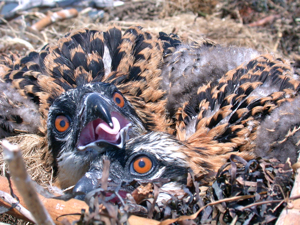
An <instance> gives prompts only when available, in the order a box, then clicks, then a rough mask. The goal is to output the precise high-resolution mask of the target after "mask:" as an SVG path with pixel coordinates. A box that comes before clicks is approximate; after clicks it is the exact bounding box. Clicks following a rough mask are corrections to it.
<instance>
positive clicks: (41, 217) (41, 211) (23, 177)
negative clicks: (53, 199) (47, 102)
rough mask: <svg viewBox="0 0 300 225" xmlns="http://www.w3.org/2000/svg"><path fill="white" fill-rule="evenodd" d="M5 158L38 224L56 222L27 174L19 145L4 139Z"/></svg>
mask: <svg viewBox="0 0 300 225" xmlns="http://www.w3.org/2000/svg"><path fill="white" fill-rule="evenodd" d="M2 146H3V153H4V159H5V160H6V161H7V162H8V165H9V170H10V173H11V176H12V178H13V181H14V183H15V185H16V186H17V189H18V191H19V192H20V194H21V195H22V197H23V198H24V202H25V204H26V206H27V207H28V209H29V211H30V212H31V213H32V215H33V217H34V219H35V221H36V223H37V224H49V225H50V224H51V225H52V224H54V223H53V221H52V219H51V217H50V215H49V214H48V212H47V211H46V209H45V207H44V206H43V204H42V202H41V201H40V199H39V197H38V195H37V193H36V190H35V187H34V185H33V184H32V181H31V178H30V177H29V175H28V174H27V171H26V167H25V163H24V161H23V159H22V154H21V151H20V149H19V147H18V146H17V145H12V144H10V143H9V142H8V141H7V140H4V141H2Z"/></svg>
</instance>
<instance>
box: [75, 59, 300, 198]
mask: <svg viewBox="0 0 300 225" xmlns="http://www.w3.org/2000/svg"><path fill="white" fill-rule="evenodd" d="M293 75H294V74H293V71H292V69H291V67H290V66H289V65H288V64H287V63H286V62H284V61H283V60H281V59H276V58H274V57H273V56H272V55H262V56H259V57H257V58H254V59H253V60H251V61H250V62H248V63H246V64H243V65H241V66H239V67H237V68H236V69H234V70H230V71H229V72H228V73H226V74H225V75H224V76H223V77H222V78H221V79H220V80H219V81H218V82H217V83H216V84H214V85H212V84H206V85H200V87H199V88H198V90H197V92H196V94H195V95H194V96H193V97H192V98H191V99H190V100H189V101H187V102H185V103H184V104H183V105H182V107H181V108H179V110H178V111H177V113H176V128H177V129H176V135H177V136H176V137H174V135H170V134H166V133H162V132H150V133H148V134H145V135H142V136H140V137H136V138H133V139H131V140H129V141H128V143H127V144H126V147H125V149H124V150H122V151H120V150H119V154H118V153H116V152H114V153H112V152H111V151H109V152H106V156H107V157H108V158H109V159H110V161H111V165H110V179H109V180H110V182H112V183H114V182H116V183H122V182H123V183H125V184H130V182H132V181H139V182H142V183H143V182H149V181H154V180H156V179H159V178H165V179H169V180H170V182H171V183H172V184H173V185H174V184H177V185H182V184H185V183H186V178H187V173H188V170H189V169H190V170H192V171H193V173H194V175H195V177H196V178H197V179H203V180H209V179H211V178H213V174H215V173H216V172H217V171H218V169H219V168H221V166H222V165H224V164H225V163H226V161H227V160H228V159H229V158H230V156H231V155H232V154H235V155H238V156H241V157H242V158H244V159H246V160H250V159H253V158H255V157H256V156H261V157H272V156H273V157H274V156H275V157H277V158H278V159H280V160H281V161H282V162H285V161H286V159H287V158H288V157H290V159H291V161H292V162H295V160H296V158H297V151H298V150H299V147H298V146H299V138H300V132H299V130H300V128H299V122H300V117H299V97H298V93H299V88H300V81H299V80H298V79H294V78H293ZM284 145H286V146H287V147H288V148H289V149H287V147H284ZM102 166H103V165H102V157H100V158H98V159H95V161H94V162H93V166H92V167H91V168H92V169H91V170H90V171H88V172H87V173H86V175H85V176H84V177H83V178H82V179H81V180H80V181H79V182H78V183H77V185H76V186H75V188H74V191H75V192H86V193H87V192H89V191H91V190H93V189H95V188H96V187H97V183H98V182H96V181H97V180H100V179H101V176H102V175H101V174H102V169H103V168H102ZM171 183H169V185H170V184H171ZM167 185H168V184H167Z"/></svg>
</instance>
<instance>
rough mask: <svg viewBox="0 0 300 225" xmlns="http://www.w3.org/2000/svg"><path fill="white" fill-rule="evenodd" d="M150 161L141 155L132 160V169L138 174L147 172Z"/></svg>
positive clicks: (149, 168) (150, 166)
mask: <svg viewBox="0 0 300 225" xmlns="http://www.w3.org/2000/svg"><path fill="white" fill-rule="evenodd" d="M152 166H153V164H152V161H151V159H150V158H148V157H147V156H141V157H138V158H136V159H135V160H134V161H133V165H132V167H133V169H134V171H135V172H137V173H139V174H145V173H148V172H149V171H150V170H151V169H152Z"/></svg>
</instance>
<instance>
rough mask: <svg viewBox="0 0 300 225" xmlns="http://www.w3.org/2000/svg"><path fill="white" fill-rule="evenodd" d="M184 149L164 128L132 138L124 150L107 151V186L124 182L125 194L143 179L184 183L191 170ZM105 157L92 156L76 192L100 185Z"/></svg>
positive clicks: (122, 187) (91, 189)
mask: <svg viewBox="0 0 300 225" xmlns="http://www.w3.org/2000/svg"><path fill="white" fill-rule="evenodd" d="M184 149H185V145H184V144H183V143H182V142H180V141H178V140H177V139H175V138H174V137H173V136H172V135H169V134H166V133H162V132H151V133H148V134H146V135H142V136H139V137H136V138H133V139H130V140H129V141H128V143H127V144H126V147H125V148H124V149H123V150H119V151H107V152H106V154H105V157H106V158H108V159H109V160H110V169H109V179H108V181H109V184H110V185H108V186H111V187H112V188H113V187H114V188H115V187H116V185H121V184H122V185H121V189H120V195H121V196H122V197H125V196H126V195H124V193H126V192H127V193H128V192H131V191H132V190H133V189H134V188H135V186H134V185H136V184H140V183H148V182H153V181H158V180H161V181H163V182H164V183H165V185H169V186H170V184H172V185H171V186H173V187H175V186H176V185H174V183H175V184H177V186H178V185H179V186H182V185H183V184H186V182H187V175H188V170H189V160H188V156H187V155H186V154H185V152H184ZM103 157H104V155H102V156H99V157H98V158H95V159H94V160H93V162H92V166H91V167H90V169H89V171H88V172H87V173H86V174H85V175H84V176H83V177H82V178H81V179H80V180H79V182H78V183H77V184H76V185H75V187H74V189H73V192H81V193H82V192H83V193H89V192H90V191H93V190H94V189H96V188H98V187H99V180H100V179H101V178H102V173H103V162H102V159H103ZM122 194H123V195H122ZM83 197H84V195H82V196H80V197H78V198H81V199H82V198H83Z"/></svg>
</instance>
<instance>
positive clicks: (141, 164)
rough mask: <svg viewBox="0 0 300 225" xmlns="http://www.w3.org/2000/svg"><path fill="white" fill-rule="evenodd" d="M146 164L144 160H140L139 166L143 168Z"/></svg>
mask: <svg viewBox="0 0 300 225" xmlns="http://www.w3.org/2000/svg"><path fill="white" fill-rule="evenodd" d="M145 166H146V163H145V162H144V161H142V160H141V161H139V167H141V168H143V167H145Z"/></svg>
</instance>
